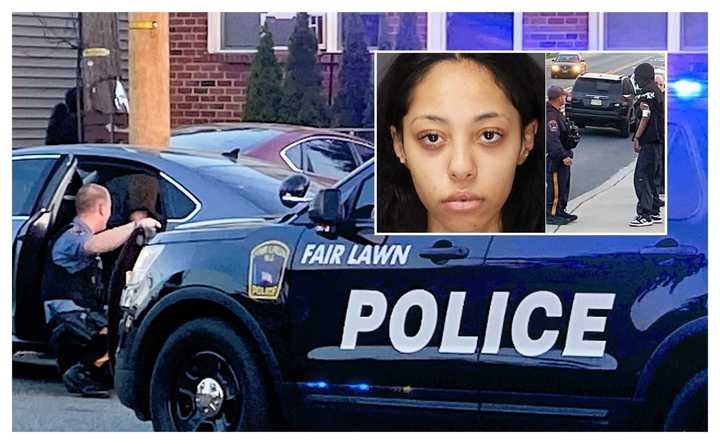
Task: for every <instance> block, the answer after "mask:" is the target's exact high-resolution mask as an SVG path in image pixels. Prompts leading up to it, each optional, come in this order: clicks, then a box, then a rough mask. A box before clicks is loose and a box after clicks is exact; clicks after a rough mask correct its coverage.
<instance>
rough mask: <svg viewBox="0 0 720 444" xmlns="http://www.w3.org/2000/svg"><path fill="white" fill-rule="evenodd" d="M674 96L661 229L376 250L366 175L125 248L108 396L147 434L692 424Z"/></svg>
mask: <svg viewBox="0 0 720 444" xmlns="http://www.w3.org/2000/svg"><path fill="white" fill-rule="evenodd" d="M672 57H678V59H679V58H680V57H682V56H671V61H670V63H669V66H671V67H672V66H673V64H674V63H675V64H677V65H679V64H680V62H682V60H672ZM676 62H677V63H676ZM705 63H707V62H706V60H705ZM705 66H707V64H705ZM669 80H670V84H671V87H672V85H673V82H677V81H680V80H682V79H681V77H680V75H679V74H677V73H675V74H673V73H672V72H671V78H670V79H669ZM689 103H690V102H682V101H673V102H670V103H669V108H668V109H669V114H668V116H669V128H668V165H669V167H668V187H667V188H668V189H667V198H668V231H667V234H666V235H634V236H555V235H537V236H505V235H497V236H442V235H416V236H404V235H391V236H379V235H376V234H375V231H374V228H373V225H374V224H373V222H374V221H373V216H374V214H373V208H374V207H373V195H374V184H373V165H372V163H366V164H365V165H364V166H363V167H361V168H360V169H359V170H357V171H356V172H355V173H354V174H352V175H351V176H350V177H348V178H346V179H345V180H343V181H342V182H340V183H339V184H338V185H337V186H336V187H335V188H331V189H326V190H322V191H320V192H319V193H318V194H317V195H316V196H315V199H314V201H313V203H312V204H311V205H309V206H303V207H301V208H300V209H299V210H298V211H297V212H296V213H294V214H292V215H289V216H286V217H285V218H283V219H281V220H279V221H276V222H273V223H260V222H257V223H255V222H250V221H248V222H245V223H232V222H229V221H222V220H218V221H217V223H215V224H210V223H208V224H207V225H206V226H204V227H196V228H193V227H189V228H187V229H176V230H174V231H172V232H167V233H161V234H159V235H158V236H156V237H155V238H154V239H152V240H150V241H149V242H148V243H147V245H145V246H144V247H142V248H141V247H140V246H139V245H138V243H137V242H130V243H128V245H126V247H125V248H126V251H125V252H124V255H123V257H122V258H121V262H122V263H123V264H125V266H126V269H123V270H121V271H129V273H127V282H124V283H123V285H115V286H113V287H112V288H111V289H110V293H111V317H112V318H113V319H114V321H113V322H111V326H112V327H113V331H112V332H111V333H112V334H111V338H112V350H114V351H115V352H116V353H114V358H115V386H116V390H117V393H118V397H119V398H120V400H121V402H122V403H123V404H124V405H126V406H128V407H130V408H132V409H133V410H134V411H135V413H136V415H137V416H138V417H139V418H141V419H144V420H152V422H153V426H154V428H155V429H157V430H243V429H265V428H268V427H274V428H294V427H300V428H320V429H323V430H326V429H342V430H352V429H390V430H398V429H402V430H419V429H446V430H455V429H484V430H488V429H508V428H512V429H536V430H537V429H540V430H556V429H576V430H595V429H623V430H656V429H669V430H680V429H685V430H706V429H707V383H708V382H707V381H708V379H707V357H708V342H707V341H708V334H707V326H708V322H707V313H708V312H707V303H708V285H707V282H708V281H707V278H708V268H707V254H708V251H707V245H708V243H707V107H706V106H705V107H704V108H702V107H700V108H697V107H694V106H693V105H688V104H689ZM296 188H297V187H296ZM123 274H124V273H123Z"/></svg>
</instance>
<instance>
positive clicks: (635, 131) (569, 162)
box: [545, 52, 667, 234]
mask: <svg viewBox="0 0 720 444" xmlns="http://www.w3.org/2000/svg"><path fill="white" fill-rule="evenodd" d="M545 66H546V81H547V85H548V89H547V115H546V121H547V128H546V134H547V142H546V150H547V179H546V181H547V194H548V195H547V210H546V213H547V224H548V225H547V229H546V232H548V233H555V232H557V233H579V234H644V233H645V234H660V233H665V232H666V220H667V219H666V217H665V214H666V213H665V201H666V197H665V176H666V175H665V164H666V161H665V159H666V155H665V139H666V138H665V133H666V131H665V129H666V118H665V77H666V76H665V72H666V63H665V54H664V53H661V52H658V53H637V52H633V53H577V52H575V53H548V54H547V58H546V65H545Z"/></svg>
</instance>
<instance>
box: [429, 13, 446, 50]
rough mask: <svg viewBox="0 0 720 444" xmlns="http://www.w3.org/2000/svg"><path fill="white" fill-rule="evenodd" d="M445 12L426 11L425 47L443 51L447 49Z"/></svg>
mask: <svg viewBox="0 0 720 444" xmlns="http://www.w3.org/2000/svg"><path fill="white" fill-rule="evenodd" d="M446 28H447V14H446V13H445V12H428V13H427V49H428V50H429V51H445V50H446V49H447V33H446V32H445V29H446Z"/></svg>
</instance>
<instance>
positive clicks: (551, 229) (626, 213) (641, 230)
mask: <svg viewBox="0 0 720 444" xmlns="http://www.w3.org/2000/svg"><path fill="white" fill-rule="evenodd" d="M634 171H635V161H633V162H632V163H630V164H629V165H627V166H625V167H624V168H622V169H621V170H620V171H618V172H617V173H616V174H615V175H614V176H612V177H611V178H610V179H608V180H607V181H605V183H603V184H602V185H600V186H598V187H597V188H594V189H592V190H590V191H588V192H587V193H585V194H583V195H581V196H578V197H576V198H575V199H573V200H571V201H570V202H568V205H567V212H568V213H570V214H575V215H577V216H578V219H577V220H576V221H575V222H571V223H569V224H567V225H561V226H558V225H547V226H546V230H545V231H546V232H547V233H578V234H580V233H582V234H619V233H620V234H646V233H657V234H661V233H664V232H665V227H666V223H667V219H666V220H665V221H664V222H663V223H661V224H654V225H652V226H649V227H630V226H628V222H630V220H631V219H632V218H634V217H635V205H636V204H637V198H636V197H635V188H634V187H633V172H634ZM664 210H665V208H662V209H661V210H660V215H661V216H662V217H663V218H665V217H666V216H665V211H664Z"/></svg>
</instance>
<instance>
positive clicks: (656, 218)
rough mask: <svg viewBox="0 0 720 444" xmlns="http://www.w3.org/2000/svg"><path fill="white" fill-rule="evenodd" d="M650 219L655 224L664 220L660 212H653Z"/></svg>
mask: <svg viewBox="0 0 720 444" xmlns="http://www.w3.org/2000/svg"><path fill="white" fill-rule="evenodd" d="M650 220H651V221H652V223H654V224H661V223H662V222H663V218H662V216H660V213H658V214H651V215H650Z"/></svg>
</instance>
